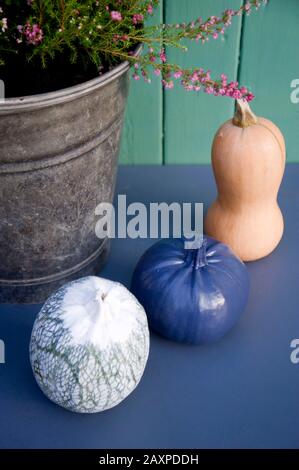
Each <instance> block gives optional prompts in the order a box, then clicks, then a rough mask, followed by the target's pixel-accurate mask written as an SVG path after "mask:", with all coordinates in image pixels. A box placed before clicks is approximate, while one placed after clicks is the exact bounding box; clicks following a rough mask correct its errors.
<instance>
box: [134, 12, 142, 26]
mask: <svg viewBox="0 0 299 470" xmlns="http://www.w3.org/2000/svg"><path fill="white" fill-rule="evenodd" d="M143 20H144V16H143V15H141V13H135V15H133V18H132V21H133V24H137V23H142V21H143Z"/></svg>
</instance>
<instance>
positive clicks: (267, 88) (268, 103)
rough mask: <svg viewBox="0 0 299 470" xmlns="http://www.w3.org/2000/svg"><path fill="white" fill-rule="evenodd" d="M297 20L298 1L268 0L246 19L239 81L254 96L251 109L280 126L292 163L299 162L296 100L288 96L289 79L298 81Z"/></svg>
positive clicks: (297, 106)
mask: <svg viewBox="0 0 299 470" xmlns="http://www.w3.org/2000/svg"><path fill="white" fill-rule="evenodd" d="M298 21H299V1H298V0H287V1H285V2H281V0H270V1H269V3H268V5H267V6H266V7H265V8H263V9H262V11H260V12H259V13H258V14H257V15H253V16H252V17H249V18H246V19H245V23H244V31H243V41H242V51H241V52H242V59H241V64H240V80H241V81H244V82H246V83H248V84H249V85H250V87H251V89H252V90H253V93H255V95H256V98H255V100H254V102H253V103H252V108H253V110H254V112H255V113H256V114H258V115H261V116H264V117H267V118H269V119H271V120H272V121H274V122H275V123H276V124H277V125H278V126H279V127H280V129H281V130H282V132H283V133H284V136H285V138H286V144H287V157H288V161H291V162H299V153H298V150H297V148H298V146H299V132H298V128H299V103H297V104H295V103H292V102H291V99H290V95H291V92H292V91H293V90H294V89H292V88H291V82H292V81H293V80H295V79H298V82H299V48H298V44H299V27H298ZM297 88H298V83H297ZM297 96H299V93H297Z"/></svg>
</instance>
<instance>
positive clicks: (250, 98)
mask: <svg viewBox="0 0 299 470" xmlns="http://www.w3.org/2000/svg"><path fill="white" fill-rule="evenodd" d="M253 99H254V94H253V93H248V95H246V100H247V101H248V102H250V101H252V100H253Z"/></svg>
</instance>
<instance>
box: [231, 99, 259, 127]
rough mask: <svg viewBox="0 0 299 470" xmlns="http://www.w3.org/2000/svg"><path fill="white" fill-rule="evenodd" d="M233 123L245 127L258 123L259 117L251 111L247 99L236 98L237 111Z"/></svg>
mask: <svg viewBox="0 0 299 470" xmlns="http://www.w3.org/2000/svg"><path fill="white" fill-rule="evenodd" d="M233 124H234V125H235V126H238V127H242V128H243V129H244V128H245V127H248V126H252V125H253V124H257V117H256V115H255V114H254V113H253V112H252V111H251V109H250V106H249V104H248V102H247V101H244V100H236V111H235V115H234V117H233Z"/></svg>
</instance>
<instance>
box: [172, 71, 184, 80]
mask: <svg viewBox="0 0 299 470" xmlns="http://www.w3.org/2000/svg"><path fill="white" fill-rule="evenodd" d="M182 75H183V72H182V71H181V70H178V71H177V72H174V74H173V76H174V78H181V76H182Z"/></svg>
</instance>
